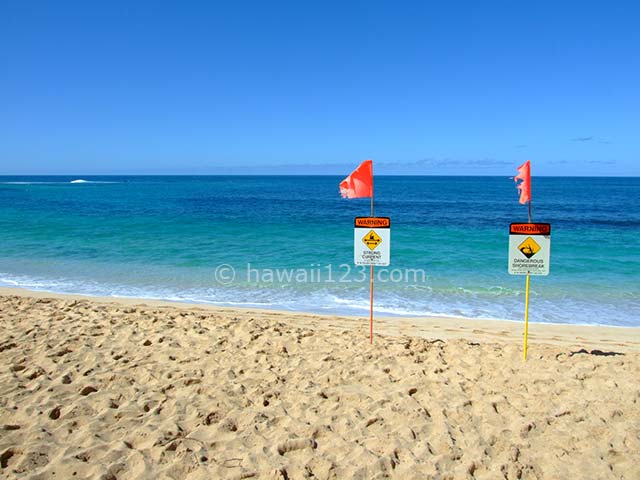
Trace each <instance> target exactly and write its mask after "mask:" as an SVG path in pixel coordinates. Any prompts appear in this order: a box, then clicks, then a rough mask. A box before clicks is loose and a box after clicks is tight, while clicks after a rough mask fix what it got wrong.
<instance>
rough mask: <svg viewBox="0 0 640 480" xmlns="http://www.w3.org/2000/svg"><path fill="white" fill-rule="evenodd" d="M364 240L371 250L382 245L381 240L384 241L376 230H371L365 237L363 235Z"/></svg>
mask: <svg viewBox="0 0 640 480" xmlns="http://www.w3.org/2000/svg"><path fill="white" fill-rule="evenodd" d="M362 241H363V242H364V244H365V245H366V246H367V247H369V248H370V249H371V250H375V249H376V247H377V246H378V245H380V242H382V239H381V238H380V235H378V234H377V233H376V232H375V230H371V231H370V232H369V233H367V234H366V235H365V236H364V237H362Z"/></svg>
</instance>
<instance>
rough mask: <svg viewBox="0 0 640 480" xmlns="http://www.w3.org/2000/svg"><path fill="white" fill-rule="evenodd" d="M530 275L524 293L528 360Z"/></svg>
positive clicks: (525, 345) (524, 351)
mask: <svg viewBox="0 0 640 480" xmlns="http://www.w3.org/2000/svg"><path fill="white" fill-rule="evenodd" d="M529 278H530V277H529V275H527V280H526V282H525V294H524V350H523V353H522V355H523V359H524V361H525V362H526V361H527V341H528V339H529Z"/></svg>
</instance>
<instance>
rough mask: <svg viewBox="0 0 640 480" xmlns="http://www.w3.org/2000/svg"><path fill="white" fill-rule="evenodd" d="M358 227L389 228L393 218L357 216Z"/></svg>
mask: <svg viewBox="0 0 640 480" xmlns="http://www.w3.org/2000/svg"><path fill="white" fill-rule="evenodd" d="M355 226H356V227H365V228H389V227H390V226H391V219H390V218H389V217H356V225H355Z"/></svg>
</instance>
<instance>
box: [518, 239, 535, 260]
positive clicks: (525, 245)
mask: <svg viewBox="0 0 640 480" xmlns="http://www.w3.org/2000/svg"><path fill="white" fill-rule="evenodd" d="M518 250H520V251H521V252H522V254H523V255H524V256H525V257H527V258H531V257H533V256H534V255H535V254H536V253H538V252H539V251H540V245H538V244H537V243H536V241H535V240H534V239H533V238H531V237H527V239H526V240H525V241H524V242H522V243H521V244H520V245H518Z"/></svg>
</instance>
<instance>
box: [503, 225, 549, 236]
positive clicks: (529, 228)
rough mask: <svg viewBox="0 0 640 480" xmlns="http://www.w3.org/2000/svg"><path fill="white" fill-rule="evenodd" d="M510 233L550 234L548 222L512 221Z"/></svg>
mask: <svg viewBox="0 0 640 480" xmlns="http://www.w3.org/2000/svg"><path fill="white" fill-rule="evenodd" d="M509 234H510V235H551V224H550V223H512V224H511V225H509Z"/></svg>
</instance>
